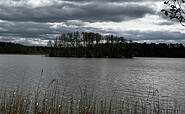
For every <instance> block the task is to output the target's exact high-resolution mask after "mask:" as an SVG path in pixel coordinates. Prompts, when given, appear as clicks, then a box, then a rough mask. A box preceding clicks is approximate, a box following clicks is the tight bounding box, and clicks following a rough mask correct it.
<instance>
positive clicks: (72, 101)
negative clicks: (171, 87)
mask: <svg viewBox="0 0 185 114" xmlns="http://www.w3.org/2000/svg"><path fill="white" fill-rule="evenodd" d="M39 86H40V85H39V84H38V86H37V87H36V90H35V91H34V92H24V91H21V90H20V89H10V90H6V89H5V90H4V91H1V92H2V93H1V94H0V95H1V96H0V114H184V113H185V109H184V105H183V104H180V103H178V102H176V101H172V100H171V99H170V98H168V97H161V96H160V95H159V93H158V90H157V89H156V90H152V91H149V92H148V94H143V95H141V96H139V95H136V94H133V95H123V97H118V96H116V93H112V95H111V96H110V97H102V96H97V95H96V93H94V91H92V90H90V89H88V88H87V87H85V88H80V87H79V92H78V94H72V93H68V92H67V90H66V89H63V91H61V88H60V87H59V86H58V81H57V80H56V79H54V80H52V81H51V82H50V84H49V85H48V87H47V89H46V90H42V89H39Z"/></svg>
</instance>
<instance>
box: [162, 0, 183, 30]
mask: <svg viewBox="0 0 185 114" xmlns="http://www.w3.org/2000/svg"><path fill="white" fill-rule="evenodd" d="M164 4H165V5H167V7H168V8H166V9H162V10H161V12H164V14H165V15H166V16H168V17H169V18H170V19H177V20H178V21H179V22H180V24H181V25H182V26H184V27H185V10H184V8H185V0H167V1H165V2H164Z"/></svg>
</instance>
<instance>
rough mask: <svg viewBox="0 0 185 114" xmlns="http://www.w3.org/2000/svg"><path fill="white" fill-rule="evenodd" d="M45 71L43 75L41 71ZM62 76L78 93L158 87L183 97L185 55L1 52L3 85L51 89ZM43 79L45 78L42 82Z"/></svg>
mask: <svg viewBox="0 0 185 114" xmlns="http://www.w3.org/2000/svg"><path fill="white" fill-rule="evenodd" d="M42 70H43V74H42V76H41V72H42ZM53 79H56V80H58V85H59V86H60V87H61V88H64V87H66V88H67V90H68V91H70V92H72V93H75V92H77V91H79V88H80V87H82V88H83V87H85V86H87V88H90V89H93V90H95V92H96V94H101V95H112V94H113V93H117V94H118V95H120V96H121V95H123V96H124V95H138V96H139V95H141V96H144V95H146V94H148V93H150V91H157V93H159V94H160V96H171V97H172V98H177V99H183V98H184V97H183V96H184V94H185V59H180V58H133V59H107V58H57V57H56V58H52V57H44V56H41V55H0V85H1V87H2V88H16V87H18V85H19V86H21V89H23V90H29V91H30V90H34V89H35V88H36V87H37V85H38V83H40V86H41V87H40V88H42V89H47V87H48V85H49V83H50V82H51V81H52V80H53ZM39 80H41V81H40V82H39Z"/></svg>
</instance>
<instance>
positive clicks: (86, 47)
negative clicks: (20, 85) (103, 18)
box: [0, 32, 185, 58]
mask: <svg viewBox="0 0 185 114" xmlns="http://www.w3.org/2000/svg"><path fill="white" fill-rule="evenodd" d="M0 54H44V55H48V56H50V57H88V58H91V57H93V58H132V57H176V58H185V47H184V46H183V45H182V44H179V43H176V44H171V43H170V44H166V43H159V44H155V43H150V44H148V43H136V42H132V41H131V40H126V39H125V38H124V37H118V36H115V35H104V36H103V35H100V34H98V33H93V32H82V33H79V32H73V33H66V34H61V35H60V36H58V37H56V38H55V40H50V41H48V44H47V46H45V47H42V46H23V45H21V44H16V43H10V42H0Z"/></svg>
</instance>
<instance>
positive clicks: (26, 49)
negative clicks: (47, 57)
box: [0, 42, 50, 54]
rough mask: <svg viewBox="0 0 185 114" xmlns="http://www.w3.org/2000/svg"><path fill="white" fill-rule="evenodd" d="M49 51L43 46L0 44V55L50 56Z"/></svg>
mask: <svg viewBox="0 0 185 114" xmlns="http://www.w3.org/2000/svg"><path fill="white" fill-rule="evenodd" d="M49 50H50V49H49V48H47V47H42V46H23V45H21V44H17V43H11V42H0V54H48V53H49Z"/></svg>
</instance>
